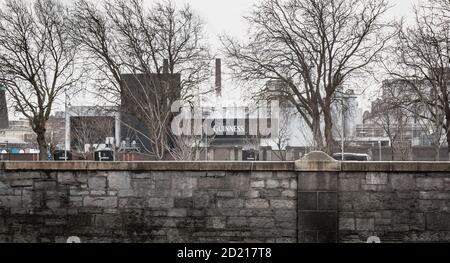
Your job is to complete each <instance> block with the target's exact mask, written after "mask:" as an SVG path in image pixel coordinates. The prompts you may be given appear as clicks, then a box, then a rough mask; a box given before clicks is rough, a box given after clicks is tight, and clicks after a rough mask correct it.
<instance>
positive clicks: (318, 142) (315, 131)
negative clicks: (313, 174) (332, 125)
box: [312, 115, 325, 151]
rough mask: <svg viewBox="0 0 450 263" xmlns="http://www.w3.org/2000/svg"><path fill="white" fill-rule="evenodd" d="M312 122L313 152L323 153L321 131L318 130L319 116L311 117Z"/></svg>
mask: <svg viewBox="0 0 450 263" xmlns="http://www.w3.org/2000/svg"><path fill="white" fill-rule="evenodd" d="M313 118H314V119H313V120H312V126H313V127H312V131H313V136H314V138H313V139H314V144H315V145H314V150H315V151H325V149H324V148H325V147H324V141H323V135H322V130H321V128H320V115H316V116H314V117H313Z"/></svg>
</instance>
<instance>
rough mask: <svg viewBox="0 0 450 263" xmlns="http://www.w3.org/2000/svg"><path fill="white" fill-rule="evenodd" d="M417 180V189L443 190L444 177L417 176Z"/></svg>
mask: <svg viewBox="0 0 450 263" xmlns="http://www.w3.org/2000/svg"><path fill="white" fill-rule="evenodd" d="M416 180H417V188H418V189H419V190H425V191H439V190H444V188H445V185H444V179H443V178H439V177H437V178H424V177H419V178H417V179H416Z"/></svg>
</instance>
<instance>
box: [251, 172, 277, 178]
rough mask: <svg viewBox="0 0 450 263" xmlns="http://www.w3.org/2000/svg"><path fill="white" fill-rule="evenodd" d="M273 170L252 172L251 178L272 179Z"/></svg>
mask: <svg viewBox="0 0 450 263" xmlns="http://www.w3.org/2000/svg"><path fill="white" fill-rule="evenodd" d="M273 177H274V175H273V172H259V171H258V172H252V173H251V178H258V179H270V178H273Z"/></svg>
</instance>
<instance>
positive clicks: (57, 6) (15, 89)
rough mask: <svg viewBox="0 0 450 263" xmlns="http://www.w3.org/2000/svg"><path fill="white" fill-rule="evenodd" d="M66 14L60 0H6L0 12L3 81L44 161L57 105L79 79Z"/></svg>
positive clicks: (0, 79) (0, 63)
mask: <svg viewBox="0 0 450 263" xmlns="http://www.w3.org/2000/svg"><path fill="white" fill-rule="evenodd" d="M67 14H68V12H67V11H66V9H65V7H64V6H63V5H62V4H61V3H59V2H58V1H57V0H35V1H33V4H32V5H30V4H29V2H27V1H24V0H5V1H4V2H3V3H2V6H1V10H0V83H1V84H2V85H4V86H5V87H6V90H7V92H8V95H9V96H10V97H11V99H12V101H13V107H14V109H15V110H16V111H18V112H19V113H21V114H22V115H24V116H25V117H26V118H27V119H28V121H29V122H30V124H31V127H32V129H33V131H34V132H35V133H36V135H37V143H38V145H39V150H40V160H46V159H47V147H48V146H47V142H46V138H45V132H46V123H47V121H48V119H49V117H50V113H51V111H52V109H53V106H54V104H55V101H56V99H57V98H58V96H59V95H60V94H61V93H62V92H63V91H64V90H66V89H70V88H73V86H74V84H75V82H76V81H77V80H78V78H79V72H80V71H78V72H76V70H75V54H76V51H77V47H76V43H75V42H74V41H73V40H72V38H71V37H70V36H69V34H68V32H69V30H68V25H67V22H66V21H67V18H68V15H67Z"/></svg>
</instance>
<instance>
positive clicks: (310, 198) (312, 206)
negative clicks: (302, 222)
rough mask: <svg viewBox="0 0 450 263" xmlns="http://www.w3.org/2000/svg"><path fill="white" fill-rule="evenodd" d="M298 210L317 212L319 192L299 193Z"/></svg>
mask: <svg viewBox="0 0 450 263" xmlns="http://www.w3.org/2000/svg"><path fill="white" fill-rule="evenodd" d="M298 209H299V210H317V192H299V193H298Z"/></svg>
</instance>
